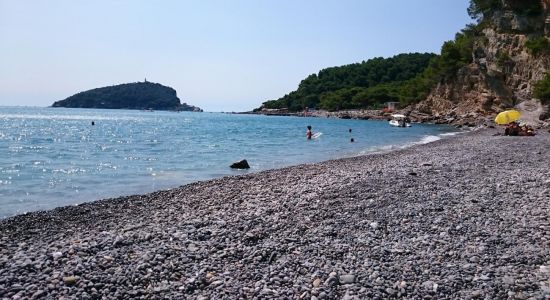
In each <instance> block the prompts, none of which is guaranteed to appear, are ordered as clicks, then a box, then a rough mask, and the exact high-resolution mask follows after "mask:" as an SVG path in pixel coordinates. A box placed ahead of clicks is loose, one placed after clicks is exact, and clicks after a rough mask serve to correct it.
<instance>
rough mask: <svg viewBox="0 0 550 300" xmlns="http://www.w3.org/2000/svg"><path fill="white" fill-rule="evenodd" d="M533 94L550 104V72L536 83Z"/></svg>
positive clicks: (544, 102)
mask: <svg viewBox="0 0 550 300" xmlns="http://www.w3.org/2000/svg"><path fill="white" fill-rule="evenodd" d="M533 95H534V96H535V97H536V98H538V99H540V101H541V102H542V103H543V104H550V72H549V73H546V75H545V76H544V78H543V79H542V80H539V81H537V83H535V88H534V89H533Z"/></svg>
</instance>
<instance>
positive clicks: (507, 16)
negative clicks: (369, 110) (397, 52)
mask: <svg viewBox="0 0 550 300" xmlns="http://www.w3.org/2000/svg"><path fill="white" fill-rule="evenodd" d="M509 2H513V1H503V4H504V5H503V8H502V9H500V10H499V11H496V12H494V13H493V14H492V16H491V17H490V19H489V20H488V21H489V22H487V23H488V25H487V26H486V27H485V29H483V31H482V36H481V37H480V38H479V39H477V40H476V41H475V43H474V47H473V53H472V58H473V60H472V63H470V64H469V65H467V66H465V67H463V68H461V69H460V70H459V71H458V73H457V75H456V77H455V78H454V79H452V80H448V81H446V82H441V83H439V84H438V85H437V86H436V87H435V88H434V89H433V90H432V91H431V93H430V95H429V96H428V97H427V99H426V100H424V101H422V102H420V103H418V104H417V105H416V106H415V107H414V110H415V111H417V112H420V113H426V114H430V115H433V116H434V117H435V119H436V120H437V119H439V120H440V121H442V122H451V123H453V122H454V123H457V122H476V123H479V122H482V121H483V120H484V119H487V120H488V119H492V117H494V115H495V114H496V113H498V112H500V111H502V110H505V109H508V108H512V107H515V108H518V109H520V110H523V113H524V114H523V115H524V119H525V118H527V119H529V118H531V119H532V120H528V121H530V122H532V123H540V122H542V121H544V120H546V121H550V120H548V118H550V114H549V113H548V112H549V108H548V106H547V105H545V106H543V105H542V104H541V102H540V101H538V100H537V99H533V97H532V90H533V85H534V83H535V82H537V81H538V80H541V79H542V78H543V76H544V74H545V72H547V71H548V69H549V66H550V55H549V54H548V52H544V53H538V54H534V53H533V52H532V51H530V50H529V49H528V48H527V47H526V46H525V43H526V42H527V41H528V40H529V39H533V38H535V37H536V38H539V39H541V38H546V39H548V38H549V37H550V9H549V8H550V0H542V1H541V3H542V6H543V13H542V14H538V15H536V16H527V15H522V14H519V13H517V12H515V11H514V10H513V9H512V7H511V6H510V5H511V4H510V3H509Z"/></svg>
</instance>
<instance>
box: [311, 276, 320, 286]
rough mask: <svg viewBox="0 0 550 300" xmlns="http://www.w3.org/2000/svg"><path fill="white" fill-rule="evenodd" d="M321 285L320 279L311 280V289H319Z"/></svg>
mask: <svg viewBox="0 0 550 300" xmlns="http://www.w3.org/2000/svg"><path fill="white" fill-rule="evenodd" d="M321 283H322V281H321V279H319V278H315V280H313V283H312V285H313V287H319V286H320V285H321Z"/></svg>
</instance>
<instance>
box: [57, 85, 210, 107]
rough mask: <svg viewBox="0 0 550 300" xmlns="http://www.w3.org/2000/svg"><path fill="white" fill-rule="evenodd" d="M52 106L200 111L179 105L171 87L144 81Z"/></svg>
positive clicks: (85, 93) (106, 89) (77, 96)
mask: <svg viewBox="0 0 550 300" xmlns="http://www.w3.org/2000/svg"><path fill="white" fill-rule="evenodd" d="M52 107H72V108H108V109H154V110H178V111H180V110H181V111H201V109H200V108H198V107H195V106H192V105H188V104H186V103H180V99H179V98H178V97H177V95H176V90H174V89H173V88H171V87H168V86H164V85H161V84H159V83H153V82H148V81H145V82H136V83H126V84H119V85H113V86H107V87H101V88H96V89H92V90H88V91H85V92H80V93H77V94H75V95H73V96H70V97H68V98H66V99H64V100H61V101H56V102H55V103H53V105H52Z"/></svg>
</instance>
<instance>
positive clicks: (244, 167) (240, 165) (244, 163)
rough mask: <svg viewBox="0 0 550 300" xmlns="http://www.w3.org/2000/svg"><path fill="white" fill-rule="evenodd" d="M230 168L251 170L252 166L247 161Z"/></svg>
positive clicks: (244, 160) (239, 162)
mask: <svg viewBox="0 0 550 300" xmlns="http://www.w3.org/2000/svg"><path fill="white" fill-rule="evenodd" d="M229 167H230V168H232V169H250V165H249V164H248V161H246V159H243V160H240V161H237V162H234V163H232V164H231V165H230V166H229Z"/></svg>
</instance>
